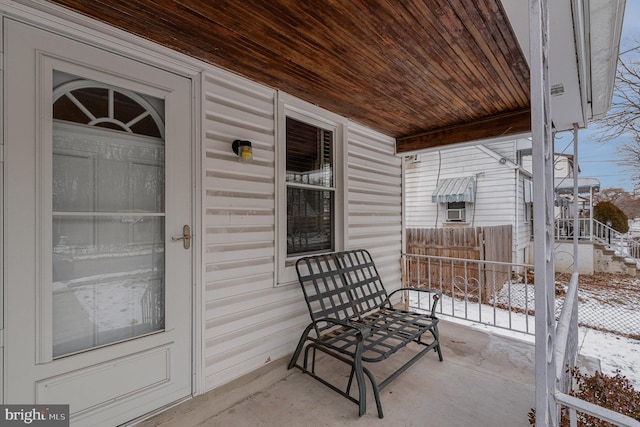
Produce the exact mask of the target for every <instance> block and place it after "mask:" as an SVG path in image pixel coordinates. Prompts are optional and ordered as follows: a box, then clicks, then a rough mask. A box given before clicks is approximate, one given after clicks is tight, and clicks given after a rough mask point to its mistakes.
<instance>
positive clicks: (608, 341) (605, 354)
mask: <svg viewBox="0 0 640 427" xmlns="http://www.w3.org/2000/svg"><path fill="white" fill-rule="evenodd" d="M527 286H529V285H527ZM531 288H532V287H531ZM533 294H534V293H533V292H532V291H531V290H530V289H527V288H526V286H525V285H524V284H517V283H512V284H511V287H510V288H509V287H508V286H506V285H505V286H504V287H503V289H502V291H501V292H500V293H499V294H498V295H497V297H496V301H497V302H499V303H502V304H505V305H506V306H507V307H508V306H509V305H508V301H509V300H508V296H510V297H511V300H510V301H511V305H510V306H511V307H514V308H521V309H522V310H521V311H523V312H522V313H516V312H513V311H510V310H505V309H501V308H498V307H496V306H494V305H489V304H478V303H474V302H468V301H467V302H466V303H465V301H464V300H460V299H454V298H451V297H449V296H447V295H443V296H442V300H441V301H440V302H439V303H438V306H437V309H436V310H437V312H438V313H441V314H444V315H446V316H452V317H447V320H453V321H462V322H463V323H465V324H467V325H470V326H472V327H476V328H481V329H485V330H490V331H491V332H492V333H496V334H503V335H507V336H511V337H515V338H519V339H522V340H526V341H530V342H531V343H533V342H534V335H533V334H535V318H534V316H531V315H527V314H525V313H526V312H527V310H532V309H533V308H534V300H533ZM599 296H601V295H596V296H594V295H591V294H588V293H587V294H585V293H583V292H582V291H581V293H580V300H579V301H580V305H579V318H580V321H581V322H583V316H584V313H583V311H584V310H587V312H589V310H591V311H594V313H595V314H594V315H593V316H591V315H589V316H590V317H587V318H586V319H584V320H586V321H587V322H585V323H587V324H590V325H593V326H600V327H602V323H601V322H602V321H603V320H606V319H607V317H609V319H611V318H612V317H615V315H614V314H613V313H611V312H607V310H615V306H613V305H611V304H609V303H608V302H607V301H609V302H610V301H611V298H609V299H608V300H607V301H604V303H603V300H602V299H601V298H600V297H599ZM607 296H608V297H609V295H607ZM617 297H618V298H619V300H620V301H621V302H622V304H621V307H619V309H620V310H621V311H622V313H623V314H624V315H634V316H638V312H637V310H636V311H635V313H633V312H631V310H630V308H629V306H628V303H629V301H628V298H625V297H624V296H620V295H617ZM428 298H429V297H428V296H427V295H424V294H423V295H422V296H421V298H420V300H418V295H417V293H416V292H412V293H411V295H410V299H409V304H410V305H411V306H412V307H415V308H420V309H428V307H429V300H428ZM557 302H562V298H558V301H557ZM583 304H584V305H583ZM636 304H637V303H636ZM636 306H637V305H636ZM583 307H584V309H583ZM525 308H526V310H525ZM627 311H629V312H627ZM461 319H462V320H461ZM495 326H498V328H496V327H495ZM606 326H607V329H614V328H612V327H611V325H608V324H607V325H606ZM637 332H638V331H635V333H637ZM579 354H580V355H583V356H588V357H593V358H596V359H599V360H600V365H601V369H602V372H603V373H605V374H607V375H614V374H615V372H616V369H619V370H620V373H621V374H622V375H624V376H626V377H627V378H628V379H629V381H630V382H631V383H632V384H633V386H634V388H635V389H636V390H640V341H638V340H634V339H630V338H626V337H623V336H620V335H616V334H613V333H608V332H601V331H598V330H594V329H590V328H587V327H580V328H579Z"/></svg>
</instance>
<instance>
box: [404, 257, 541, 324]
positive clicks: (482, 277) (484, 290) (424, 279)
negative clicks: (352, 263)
mask: <svg viewBox="0 0 640 427" xmlns="http://www.w3.org/2000/svg"><path fill="white" fill-rule="evenodd" d="M402 257H403V268H404V272H405V274H404V276H405V277H404V280H405V285H406V286H407V287H414V288H422V289H437V290H439V291H441V292H442V295H443V297H442V299H441V300H440V302H439V303H438V307H437V310H438V313H440V314H443V315H446V316H451V317H456V318H460V319H465V320H468V321H472V322H478V323H483V324H487V325H491V326H495V327H498V328H504V329H510V330H514V331H519V332H524V333H527V334H533V333H534V316H533V311H534V288H533V280H532V277H533V274H532V271H533V266H532V265H529V264H512V263H506V262H496V261H480V260H470V259H462V258H447V257H439V256H428V255H415V254H403V256H402ZM416 294H417V292H416ZM409 305H410V306H411V307H412V308H418V309H427V308H428V307H429V301H426V300H425V301H422V300H420V299H419V296H417V295H410V296H409Z"/></svg>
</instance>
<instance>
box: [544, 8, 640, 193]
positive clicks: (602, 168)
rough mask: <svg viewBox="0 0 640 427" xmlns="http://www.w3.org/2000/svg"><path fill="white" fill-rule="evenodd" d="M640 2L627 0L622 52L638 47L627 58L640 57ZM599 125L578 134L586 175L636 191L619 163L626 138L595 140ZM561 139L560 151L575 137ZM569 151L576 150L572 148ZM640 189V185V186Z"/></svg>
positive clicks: (581, 165) (579, 159)
mask: <svg viewBox="0 0 640 427" xmlns="http://www.w3.org/2000/svg"><path fill="white" fill-rule="evenodd" d="M639 44H640V1H638V0H627V6H626V10H625V16H624V23H623V27H622V39H621V40H620V52H625V51H627V50H629V49H634V48H637V49H634V50H633V51H631V52H629V53H625V54H624V56H623V58H625V59H629V57H630V56H631V55H636V56H637V57H639V58H640V47H638V45H639ZM597 133H598V128H597V126H596V125H594V124H590V125H589V127H588V128H587V129H585V130H581V131H580V132H579V134H578V141H579V142H578V163H579V164H580V170H581V174H580V176H583V177H593V178H598V179H599V180H600V186H601V188H611V187H621V188H624V189H625V190H627V191H633V184H632V183H631V180H630V178H629V174H628V173H627V172H625V171H623V170H622V169H621V168H620V167H619V166H618V165H617V164H616V162H617V160H618V154H617V153H616V147H617V145H618V144H619V143H620V142H622V141H624V138H621V139H619V140H617V141H610V142H606V143H602V142H597V141H595V135H596V134H597ZM560 138H561V139H558V140H556V151H562V150H563V149H564V148H565V146H566V145H567V144H568V143H569V142H570V140H571V136H570V135H569V134H568V133H565V134H563V135H560ZM568 152H573V148H572V147H569V149H568ZM637 190H639V191H640V188H639V189H637Z"/></svg>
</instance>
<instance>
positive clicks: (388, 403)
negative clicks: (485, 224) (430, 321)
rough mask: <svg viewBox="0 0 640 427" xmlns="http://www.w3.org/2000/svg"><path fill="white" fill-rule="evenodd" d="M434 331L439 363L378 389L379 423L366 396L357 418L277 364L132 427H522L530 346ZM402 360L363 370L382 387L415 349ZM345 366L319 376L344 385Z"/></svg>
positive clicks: (529, 387)
mask: <svg viewBox="0 0 640 427" xmlns="http://www.w3.org/2000/svg"><path fill="white" fill-rule="evenodd" d="M440 325H441V326H440V336H441V344H442V346H443V349H442V350H443V356H444V361H443V362H439V361H438V358H437V354H436V353H435V352H433V353H432V352H430V353H428V354H427V355H425V356H424V357H423V358H422V359H421V360H420V361H418V363H416V364H415V365H414V366H412V367H411V368H409V370H408V371H406V372H405V373H403V374H402V375H401V376H400V377H399V378H397V379H396V380H395V381H394V382H392V383H391V384H390V385H389V386H388V387H387V388H386V389H384V390H383V391H382V392H381V393H380V395H381V401H382V408H383V411H384V419H379V418H378V416H377V412H376V406H375V402H374V400H373V393H372V392H371V390H370V388H368V390H367V412H366V414H365V415H364V416H362V417H358V407H357V405H355V404H353V403H352V402H350V401H348V400H347V399H345V398H344V397H342V396H340V395H339V394H337V393H335V392H334V391H332V390H330V389H329V388H328V387H326V386H324V385H322V384H321V383H319V382H317V381H315V380H314V379H312V378H311V377H309V376H307V375H304V374H302V373H301V372H300V371H299V370H298V369H293V370H291V371H287V370H286V363H287V362H288V360H279V361H276V362H273V363H271V364H270V365H269V366H268V367H265V368H263V369H261V370H259V371H258V372H256V373H255V374H253V375H251V378H243V379H240V380H237V381H235V382H234V383H232V384H228V385H225V386H223V387H221V388H219V389H216V390H213V391H211V392H209V393H206V394H204V395H200V396H197V397H195V398H193V399H190V400H188V401H186V402H184V403H181V404H180V405H177V406H174V407H173V408H170V409H168V410H166V411H164V412H162V413H160V414H158V415H156V416H154V417H152V418H149V419H147V420H145V421H143V422H141V423H139V424H138V425H139V426H143V427H151V426H154V427H155V426H163V427H169V426H181V427H182V426H225V427H226V426H234V427H236V426H237V427H244V426H247V427H253V426H269V427H270V426H278V427H284V426H291V427H293V426H296V427H299V426H314V427H315V426H344V425H349V426H354V427H356V426H381V427H382V426H385V427H386V426H419V427H425V426H465V427H466V426H505V427H506V426H509V427H513V426H528V425H529V424H528V421H527V413H528V412H529V410H530V409H531V408H532V407H533V406H534V405H535V402H534V383H535V374H534V347H533V345H532V344H530V343H526V342H523V341H520V340H517V339H513V338H508V337H504V336H500V335H496V334H492V333H487V332H485V331H482V330H478V329H473V328H471V327H467V326H462V325H458V324H455V323H451V322H447V321H441V323H440ZM416 347H417V346H416ZM292 350H293V349H292ZM404 353H405V354H402V352H399V353H398V354H396V355H394V357H392V358H390V359H389V360H387V361H384V362H381V363H377V364H374V365H372V366H371V365H370V366H369V368H370V369H371V370H372V372H373V373H374V374H375V375H376V377H377V378H379V379H383V378H385V377H386V375H385V373H386V372H392V370H393V367H394V366H395V365H400V364H402V362H403V361H404V360H408V359H409V358H410V357H411V354H413V353H415V349H413V348H407V349H406V350H405V351H404ZM274 364H275V365H277V366H275V367H274ZM376 365H377V366H376ZM345 366H346V365H344V364H341V363H338V362H335V361H334V360H333V359H332V358H328V357H324V358H323V359H322V360H321V361H319V362H318V365H317V372H319V373H320V372H325V373H327V372H328V373H329V375H331V376H332V378H336V380H341V379H342V380H343V381H346V377H347V376H348V369H346V368H345ZM266 368H268V369H266ZM322 368H324V371H320V369H322ZM341 384H342V383H341ZM345 384H346V383H345Z"/></svg>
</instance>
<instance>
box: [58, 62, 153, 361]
mask: <svg viewBox="0 0 640 427" xmlns="http://www.w3.org/2000/svg"><path fill="white" fill-rule="evenodd" d="M53 78H54V90H53V119H54V120H53V144H52V147H53V153H52V166H53V167H52V221H53V222H52V226H53V234H52V243H53V248H52V249H53V265H52V267H53V271H52V273H53V275H52V278H53V283H52V292H53V357H54V358H57V357H63V356H66V355H70V354H74V353H77V352H81V351H87V350H91V349H93V348H98V347H102V346H105V345H109V344H114V343H117V342H121V341H127V340H131V339H134V338H136V337H140V336H144V335H148V334H152V333H155V332H159V331H162V330H163V329H164V308H165V307H164V289H165V288H164V286H165V274H164V267H165V250H164V249H165V247H164V240H165V236H164V229H165V204H164V200H165V183H164V181H165V175H164V166H165V150H164V133H165V132H164V123H163V117H162V115H161V113H160V112H164V100H162V99H160V98H154V97H151V96H147V95H142V94H139V93H136V92H132V91H130V90H127V89H125V88H121V87H117V86H112V85H108V84H105V83H101V82H96V81H91V80H87V79H82V78H79V77H77V76H73V75H70V74H66V73H62V72H59V71H54V76H53Z"/></svg>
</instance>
